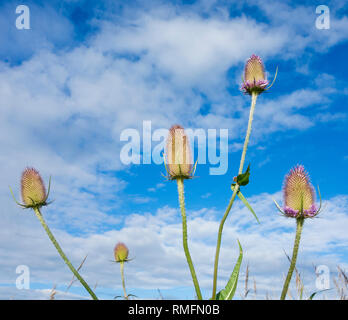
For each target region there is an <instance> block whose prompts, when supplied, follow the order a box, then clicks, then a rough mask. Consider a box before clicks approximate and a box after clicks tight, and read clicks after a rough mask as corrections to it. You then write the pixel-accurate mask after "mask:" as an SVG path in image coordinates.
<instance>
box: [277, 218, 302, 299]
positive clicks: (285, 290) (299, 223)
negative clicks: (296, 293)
mask: <svg viewBox="0 0 348 320" xmlns="http://www.w3.org/2000/svg"><path fill="white" fill-rule="evenodd" d="M303 222H304V218H303V217H299V218H297V219H296V225H297V226H296V236H295V242H294V249H293V251H292V257H291V263H290V267H289V271H288V274H287V276H286V279H285V282H284V286H283V291H282V294H281V296H280V300H285V298H286V294H287V293H288V288H289V284H290V281H291V277H292V273H293V272H294V269H295V265H296V260H297V254H298V248H299V246H300V239H301V233H302V227H303Z"/></svg>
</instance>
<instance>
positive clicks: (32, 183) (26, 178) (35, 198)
mask: <svg viewBox="0 0 348 320" xmlns="http://www.w3.org/2000/svg"><path fill="white" fill-rule="evenodd" d="M21 194H22V200H23V203H24V204H25V205H27V206H40V205H43V204H45V201H46V199H47V194H46V189H45V185H44V183H43V180H42V178H41V176H40V174H39V172H38V171H37V170H35V169H34V168H26V169H25V170H24V171H23V173H22V179H21Z"/></svg>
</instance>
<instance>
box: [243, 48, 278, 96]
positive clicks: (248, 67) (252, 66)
mask: <svg viewBox="0 0 348 320" xmlns="http://www.w3.org/2000/svg"><path fill="white" fill-rule="evenodd" d="M277 70H278V69H277ZM276 76H277V73H276V75H275V77H274V80H273V82H272V84H271V85H270V86H269V87H267V85H268V84H269V81H268V80H267V79H266V74H265V67H264V65H263V62H262V60H261V58H260V57H259V56H257V55H255V54H253V55H252V56H251V57H250V58H249V59H248V60H247V62H246V64H245V68H244V78H243V84H242V86H241V90H242V91H243V92H244V93H245V94H249V95H251V94H253V93H256V94H260V93H261V92H263V91H265V90H268V89H269V88H270V87H271V86H272V85H273V83H274V81H275V78H276Z"/></svg>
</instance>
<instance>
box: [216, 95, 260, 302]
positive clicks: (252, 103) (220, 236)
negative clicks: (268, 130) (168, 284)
mask: <svg viewBox="0 0 348 320" xmlns="http://www.w3.org/2000/svg"><path fill="white" fill-rule="evenodd" d="M257 96H258V94H257V93H252V95H251V106H250V112H249V121H248V128H247V132H246V136H245V140H244V146H243V152H242V157H241V159H240V164H239V171H238V175H239V174H241V173H242V172H243V166H244V162H245V154H246V151H247V148H248V144H249V139H250V133H251V124H252V122H253V117H254V110H255V105H256V99H257ZM238 191H239V185H238V183H237V184H236V186H235V188H234V191H233V194H232V197H231V199H230V202H229V203H228V206H227V208H226V211H225V214H224V215H223V217H222V220H221V222H220V226H219V232H218V238H217V244H216V252H215V262H214V276H213V294H212V300H215V299H216V286H217V272H218V265H219V255H220V247H221V238H222V230H223V228H224V224H225V221H226V219H227V216H228V214H229V212H230V211H231V208H232V205H233V202H234V199H235V198H236V195H237V193H238Z"/></svg>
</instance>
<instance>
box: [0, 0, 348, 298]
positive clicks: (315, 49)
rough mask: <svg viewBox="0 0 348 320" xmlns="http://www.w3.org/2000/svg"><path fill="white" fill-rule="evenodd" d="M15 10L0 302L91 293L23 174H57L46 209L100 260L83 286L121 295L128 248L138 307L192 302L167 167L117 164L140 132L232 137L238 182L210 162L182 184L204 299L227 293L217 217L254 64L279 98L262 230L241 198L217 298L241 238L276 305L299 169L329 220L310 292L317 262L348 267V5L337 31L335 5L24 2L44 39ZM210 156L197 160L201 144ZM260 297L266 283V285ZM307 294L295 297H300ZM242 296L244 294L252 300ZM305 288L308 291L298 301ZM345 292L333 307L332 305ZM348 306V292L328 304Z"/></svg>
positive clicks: (5, 98) (0, 21)
mask: <svg viewBox="0 0 348 320" xmlns="http://www.w3.org/2000/svg"><path fill="white" fill-rule="evenodd" d="M18 4H19V3H17V2H15V1H3V2H2V3H1V5H0V41H1V45H0V59H1V61H0V95H1V99H0V100H1V101H0V110H1V116H0V121H1V125H0V128H1V129H0V130H1V131H2V132H1V133H2V134H1V135H0V137H1V138H0V145H1V150H2V152H1V154H0V170H1V176H2V181H3V183H2V184H1V186H0V198H1V201H2V203H3V205H2V209H1V210H0V214H1V220H2V226H3V228H2V232H1V234H0V242H1V246H0V257H1V261H2V262H1V265H0V298H2V299H7V298H11V297H13V298H14V299H16V298H18V299H19V298H25V299H33V298H42V299H46V298H47V297H48V296H49V292H50V289H51V288H52V287H53V285H54V284H56V285H57V289H58V290H59V292H58V294H57V298H81V297H85V298H88V295H87V294H86V293H85V292H84V290H83V289H82V288H80V287H79V286H76V287H75V286H74V287H72V288H71V289H70V290H69V292H70V293H71V295H69V294H66V293H64V291H65V289H66V287H67V285H68V284H69V282H70V280H71V275H70V273H69V270H68V268H67V267H66V266H65V265H64V263H63V262H62V261H60V258H59V257H58V254H57V253H56V251H55V249H54V247H53V246H52V245H51V243H50V242H49V241H48V239H47V235H46V234H45V233H44V230H41V229H42V228H41V226H40V225H39V222H38V221H37V219H36V218H35V216H34V215H33V213H31V212H29V211H23V210H21V209H20V208H18V207H16V205H15V204H14V203H13V201H12V199H11V197H10V194H9V190H8V186H9V185H11V186H12V187H13V189H14V190H15V192H16V195H18V196H19V179H20V175H21V172H22V170H23V169H24V168H25V167H26V166H34V167H35V168H37V169H38V170H39V171H40V172H41V174H42V176H43V178H44V179H45V180H46V181H47V180H48V178H49V176H52V193H51V198H52V199H54V200H55V201H54V203H53V204H52V205H50V206H49V207H47V208H44V209H43V214H44V216H45V218H46V220H47V222H48V224H49V225H50V227H51V228H52V230H53V232H54V234H55V235H56V236H57V238H58V240H59V242H61V245H62V247H63V248H64V250H65V251H66V253H67V255H68V256H69V257H71V260H72V262H73V263H74V264H75V265H78V264H79V263H80V262H81V261H82V259H83V258H84V256H85V255H86V254H88V258H87V260H86V263H85V265H84V267H83V269H82V274H83V276H84V277H85V278H86V279H87V280H88V281H89V282H90V283H91V285H93V284H94V283H98V286H97V290H96V292H97V294H99V296H100V297H101V298H105V299H112V298H113V297H114V296H115V295H118V294H120V293H121V287H120V284H121V282H120V276H119V270H118V266H117V265H116V266H115V264H112V263H111V262H110V260H111V259H112V258H113V256H112V254H113V247H114V246H115V244H116V243H117V242H118V241H123V242H125V243H126V244H127V245H128V246H129V249H130V254H131V256H133V257H135V259H134V261H132V262H131V263H129V264H128V265H127V266H126V281H127V286H128V289H129V291H130V292H131V293H134V294H136V295H137V296H139V297H140V298H158V296H159V295H158V291H157V289H160V290H161V292H162V294H163V295H164V297H165V298H183V299H192V298H193V297H194V291H193V287H192V284H191V280H190V275H189V269H188V267H187V265H186V261H185V257H184V254H183V250H182V248H181V246H182V244H181V220H180V213H179V211H178V203H177V193H176V185H175V183H174V182H168V181H166V180H165V179H164V178H163V177H162V175H161V173H164V172H165V169H164V166H163V165H156V164H146V165H145V164H143V165H129V166H125V165H124V164H122V162H121V161H120V151H121V149H122V147H123V146H124V144H125V143H124V142H122V141H120V134H121V132H122V131H123V130H125V129H127V128H135V129H137V130H139V131H140V132H142V125H143V121H145V120H149V121H151V123H152V128H153V130H155V129H158V128H169V127H170V126H171V125H173V124H175V123H179V124H181V125H183V126H184V127H185V128H195V129H198V128H202V129H204V130H208V129H217V130H219V129H228V130H229V154H228V171H227V173H226V174H224V175H210V174H209V167H210V166H211V165H210V164H209V163H208V164H206V165H203V164H201V165H198V167H197V170H196V176H197V177H196V178H195V179H192V180H190V181H187V182H186V183H185V191H186V201H187V203H186V206H187V210H188V212H187V213H188V220H189V225H188V226H189V236H190V238H189V241H190V242H189V245H190V248H191V253H192V257H193V260H194V262H195V265H196V269H197V274H198V278H199V280H200V282H201V285H202V288H203V292H204V296H205V297H206V298H208V297H209V294H210V290H211V285H212V271H213V254H214V248H215V243H216V236H217V229H218V223H219V221H220V219H221V217H222V215H223V212H224V209H225V207H226V205H227V203H228V200H229V197H230V195H231V190H230V184H231V181H232V178H233V176H235V175H236V172H237V170H238V167H239V159H240V155H241V147H242V143H243V141H244V136H245V130H246V124H247V120H248V113H249V105H250V97H248V96H244V95H243V94H242V93H241V92H240V90H239V87H240V81H241V75H242V72H243V67H244V63H245V61H246V59H247V58H248V57H250V55H251V54H253V53H255V54H258V55H260V56H261V57H262V59H263V61H264V63H265V67H266V71H267V76H268V78H269V79H272V78H273V76H274V73H275V70H276V67H277V66H278V68H279V71H278V76H277V80H276V82H275V84H274V86H273V87H272V89H271V90H270V91H269V92H267V93H264V94H262V95H261V96H260V97H259V99H258V101H257V105H256V111H255V118H254V123H253V131H252V135H251V140H250V145H249V148H248V152H247V159H246V164H247V163H249V162H250V163H251V179H250V181H251V182H250V184H249V185H248V186H247V187H246V188H245V189H244V194H245V196H247V197H248V199H249V200H250V203H251V204H252V205H253V207H254V209H255V211H256V213H257V215H258V217H259V218H260V221H261V225H257V224H256V223H255V220H254V219H253V217H252V215H251V214H250V213H249V212H248V211H247V210H246V209H245V208H243V206H242V205H241V203H240V202H239V201H238V202H236V204H235V206H234V207H233V209H232V211H231V215H230V216H229V218H228V221H227V223H226V226H225V231H224V235H223V243H222V246H223V247H222V251H221V261H220V275H219V287H220V288H221V287H223V286H224V284H225V282H226V280H227V278H228V276H229V274H230V272H231V270H232V268H233V265H234V263H235V261H236V259H237V255H238V252H237V246H236V245H237V242H236V240H237V238H238V239H240V241H241V243H242V245H243V248H244V249H245V259H244V263H243V266H242V273H241V281H243V280H244V272H245V267H246V264H247V263H248V264H249V268H250V277H251V279H254V280H255V282H256V285H257V288H258V290H257V294H256V297H257V298H259V299H263V298H265V297H266V294H268V295H269V296H271V297H273V298H277V297H278V295H279V292H280V289H281V285H282V280H283V277H284V274H285V273H286V271H287V267H288V263H287V259H286V256H285V255H284V250H285V251H286V252H287V253H288V254H289V253H290V252H291V250H292V243H293V236H294V229H295V222H294V221H292V220H289V219H284V218H282V217H281V216H279V215H278V214H277V211H276V209H275V208H274V205H273V202H272V197H274V198H276V199H277V200H279V201H280V202H281V201H282V195H281V188H282V183H283V179H284V175H285V174H286V173H287V172H288V171H289V170H290V168H291V167H293V166H295V165H296V164H297V163H302V164H303V165H304V166H305V168H306V169H307V171H308V172H309V174H310V176H311V180H312V182H313V184H314V185H315V186H316V185H319V186H320V190H321V193H322V196H323V200H324V211H323V212H322V213H321V214H320V216H319V217H318V219H315V220H313V221H309V222H308V223H307V222H306V223H305V226H304V234H303V241H302V243H301V246H302V251H300V255H299V260H298V269H299V271H300V272H301V273H302V275H303V279H304V282H305V285H306V288H308V289H307V293H308V294H310V293H311V292H312V291H314V290H315V273H314V270H313V265H327V266H328V267H329V269H330V271H331V280H332V281H331V286H332V287H333V286H334V285H333V278H334V277H335V276H336V266H337V265H340V266H341V267H342V268H346V269H347V268H348V255H347V252H348V251H347V250H348V235H347V232H346V230H347V227H348V209H347V205H348V193H347V187H346V183H345V181H347V179H348V173H347V169H346V168H347V164H348V151H347V150H348V148H347V146H348V142H347V138H348V133H347V123H348V118H347V111H346V108H347V105H346V101H347V95H348V89H347V76H346V69H347V62H346V52H347V50H348V41H347V40H348V18H347V10H348V6H347V4H346V3H345V1H331V2H327V3H325V4H326V5H327V6H328V7H329V9H330V28H329V29H328V30H322V29H321V30H319V29H317V28H316V26H315V21H316V18H317V17H318V15H317V14H316V13H315V9H316V7H317V6H318V5H320V4H322V3H320V2H318V3H317V2H313V1H305V2H303V1H302V2H298V3H296V2H293V1H292V2H289V1H268V2H266V1H258V0H250V1H245V2H243V3H240V2H239V1H205V0H202V1H171V2H169V1H146V2H145V1H127V3H126V4H125V3H124V2H122V1H79V0H70V1H22V2H21V3H20V4H25V5H27V6H28V7H29V8H30V23H31V29H30V30H18V29H16V27H15V20H16V18H17V15H16V14H15V9H16V6H17V5H18ZM196 153H197V150H196ZM18 265H27V266H28V267H29V268H30V272H31V290H17V289H16V288H15V279H16V277H17V276H18V275H17V274H16V273H15V270H16V267H17V266H18ZM251 285H252V284H251ZM292 290H293V291H294V289H292ZM242 292H243V283H242V282H241V284H240V286H239V292H238V294H237V295H238V297H239V296H240V293H242ZM294 292H295V291H294ZM330 294H331V296H330ZM328 296H330V297H335V289H333V290H331V291H330V293H328Z"/></svg>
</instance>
